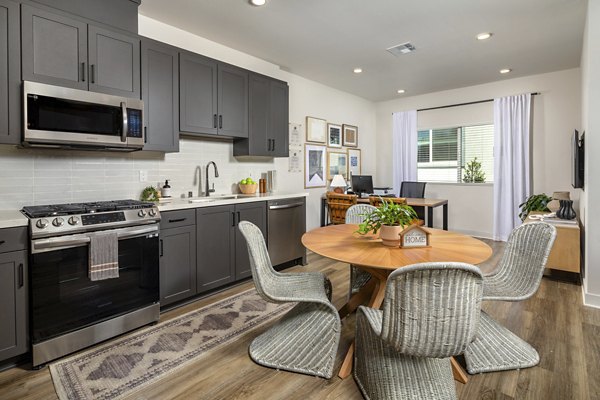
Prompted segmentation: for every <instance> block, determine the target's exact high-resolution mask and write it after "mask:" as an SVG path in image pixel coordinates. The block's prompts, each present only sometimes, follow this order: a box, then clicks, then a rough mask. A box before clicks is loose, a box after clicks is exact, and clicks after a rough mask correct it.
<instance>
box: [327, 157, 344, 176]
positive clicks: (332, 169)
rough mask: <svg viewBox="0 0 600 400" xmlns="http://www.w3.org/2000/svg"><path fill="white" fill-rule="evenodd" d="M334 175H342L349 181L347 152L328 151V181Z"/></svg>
mask: <svg viewBox="0 0 600 400" xmlns="http://www.w3.org/2000/svg"><path fill="white" fill-rule="evenodd" d="M334 175H342V176H343V177H344V180H346V181H347V180H348V153H346V152H345V151H327V180H328V181H330V180H332V179H333V176H334Z"/></svg>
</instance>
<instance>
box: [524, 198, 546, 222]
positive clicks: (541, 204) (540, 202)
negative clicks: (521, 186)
mask: <svg viewBox="0 0 600 400" xmlns="http://www.w3.org/2000/svg"><path fill="white" fill-rule="evenodd" d="M551 200H552V197H550V196H548V195H547V194H546V193H542V194H533V195H531V196H529V197H528V198H527V200H525V202H523V203H521V204H519V208H520V209H521V212H520V213H519V218H521V221H525V218H527V215H528V214H529V213H530V212H532V211H550V210H549V209H548V203H549V202H550V201H551Z"/></svg>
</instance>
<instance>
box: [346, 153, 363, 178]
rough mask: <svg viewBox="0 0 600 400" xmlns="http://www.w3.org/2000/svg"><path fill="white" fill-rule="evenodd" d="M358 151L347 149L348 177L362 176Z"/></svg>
mask: <svg viewBox="0 0 600 400" xmlns="http://www.w3.org/2000/svg"><path fill="white" fill-rule="evenodd" d="M360 158H361V153H360V149H348V173H349V174H350V175H362V174H361V170H362V160H361V159H360Z"/></svg>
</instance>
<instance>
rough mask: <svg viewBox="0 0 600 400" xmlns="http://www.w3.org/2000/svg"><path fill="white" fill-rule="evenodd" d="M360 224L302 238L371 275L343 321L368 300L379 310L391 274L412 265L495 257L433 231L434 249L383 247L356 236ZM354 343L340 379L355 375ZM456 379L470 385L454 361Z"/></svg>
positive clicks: (467, 240)
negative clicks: (353, 360) (353, 368)
mask: <svg viewBox="0 0 600 400" xmlns="http://www.w3.org/2000/svg"><path fill="white" fill-rule="evenodd" d="M357 229H358V225H353V224H344V225H329V226H326V227H322V228H317V229H313V230H312V231H310V232H306V233H305V234H304V235H303V236H302V244H303V245H304V246H305V247H306V248H307V249H309V250H311V251H313V252H315V253H317V254H319V255H322V256H323V257H327V258H331V259H334V260H337V261H341V262H345V263H348V264H353V265H356V266H357V267H360V268H362V269H364V270H365V271H367V272H369V273H370V274H371V275H372V276H373V279H371V280H370V281H369V283H368V284H367V285H365V286H364V287H363V288H362V289H361V290H360V291H359V292H358V293H356V294H355V295H353V296H352V297H351V298H350V299H349V300H348V303H347V304H345V305H344V306H343V307H342V308H341V309H340V310H339V313H340V318H343V317H345V316H346V315H348V314H349V313H351V312H353V311H355V310H356V309H357V308H358V306H359V305H360V304H362V303H363V301H364V300H366V299H370V300H369V302H368V303H367V306H368V307H371V308H379V307H381V304H382V303H383V297H384V295H385V284H386V282H387V277H388V275H389V274H390V273H391V272H392V271H394V270H395V269H397V268H400V267H404V266H406V265H410V264H416V263H421V262H433V261H451V262H465V263H469V264H479V263H481V262H483V261H485V260H487V259H488V258H489V257H490V256H491V255H492V249H491V248H490V246H488V245H487V244H485V243H484V242H482V241H480V240H477V239H475V238H472V237H470V236H466V235H461V234H459V233H454V232H448V231H444V230H440V229H430V232H431V237H430V240H431V247H422V248H411V249H401V248H397V247H387V246H384V245H382V244H381V239H379V238H378V236H376V235H364V236H361V235H359V234H357V233H354V232H355V231H356V230H357ZM353 355H354V344H352V345H351V346H350V349H349V350H348V353H347V354H346V358H345V359H344V362H343V364H342V368H341V369H340V372H339V374H338V376H339V377H340V378H342V379H343V378H346V377H347V376H348V375H350V373H351V372H352V358H353ZM452 367H453V372H454V377H455V378H456V379H457V380H459V381H460V382H463V383H466V381H467V376H466V374H465V373H464V371H463V370H462V368H460V366H459V365H458V364H457V363H456V361H454V359H453V363H452Z"/></svg>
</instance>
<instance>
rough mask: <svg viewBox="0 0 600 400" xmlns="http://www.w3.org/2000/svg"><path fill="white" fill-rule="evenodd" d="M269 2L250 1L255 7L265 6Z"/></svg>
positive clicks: (261, 0) (265, 0)
mask: <svg viewBox="0 0 600 400" xmlns="http://www.w3.org/2000/svg"><path fill="white" fill-rule="evenodd" d="M266 2H267V0H250V4H252V5H253V6H264V5H265V3H266Z"/></svg>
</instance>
